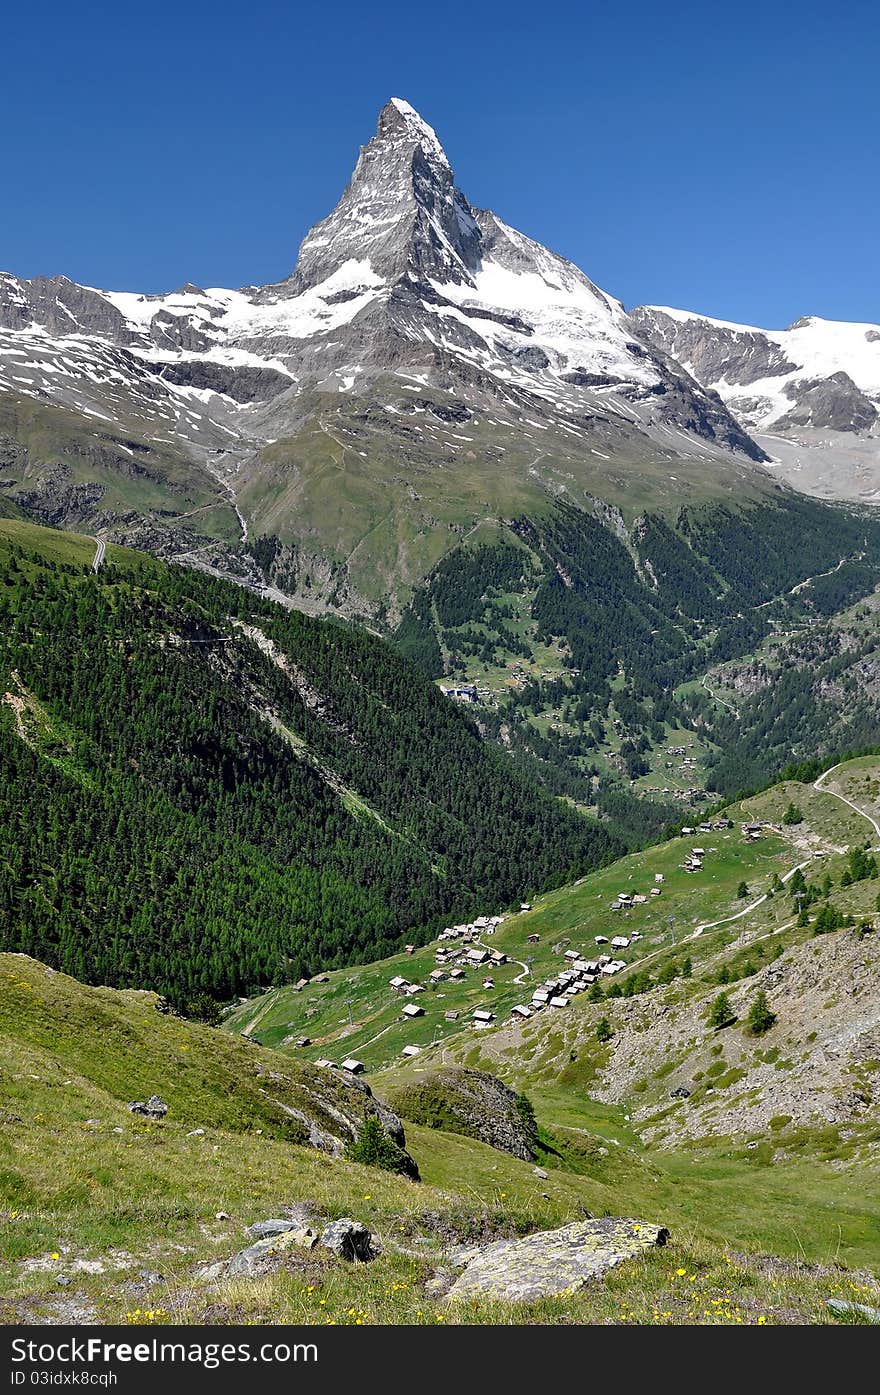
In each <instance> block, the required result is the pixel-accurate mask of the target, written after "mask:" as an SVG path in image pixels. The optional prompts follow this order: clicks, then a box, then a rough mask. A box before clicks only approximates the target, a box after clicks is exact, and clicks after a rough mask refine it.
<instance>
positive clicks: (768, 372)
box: [630, 305, 880, 432]
mask: <svg viewBox="0 0 880 1395" xmlns="http://www.w3.org/2000/svg"><path fill="white" fill-rule="evenodd" d="M630 319H631V320H632V322H633V324H634V325H636V326H637V327H638V329H639V330H640V331H641V333H642V335H643V337H644V338H645V339H646V340H648V341H649V342H650V343H652V344H653V345H654V346H655V347H656V348H659V349H663V350H665V352H667V353H669V354H672V355H673V356H674V357H675V358H676V359H677V360H678V361H679V362H680V363H682V364H683V365H685V366H686V367H687V368H688V369H689V370H690V371H691V372H692V373H693V374H694V376H695V377H696V378H697V379H698V380H699V381H700V382H701V383H703V384H704V385H705V386H706V387H711V388H715V389H716V390H717V391H718V392H719V394H720V395H721V396H722V397H723V398H724V400H725V401H726V402H727V403H728V404H729V405H730V407H731V409H732V410H733V411H734V413H735V414H736V415H737V416H738V417H739V419H740V420H741V421H743V422H745V423H746V424H747V425H748V426H750V427H752V428H754V429H755V430H769V429H771V428H772V429H773V430H774V431H783V432H784V431H785V430H786V429H788V428H791V427H804V426H810V427H814V428H817V429H821V428H828V429H830V430H833V431H850V432H860V431H869V430H871V428H872V427H874V426H875V425H876V423H877V420H878V410H877V404H878V403H880V330H878V329H877V328H876V326H873V325H849V324H834V323H831V322H829V321H825V320H818V319H815V318H813V317H807V318H806V319H803V320H798V321H797V323H796V324H794V325H791V326H790V327H789V328H788V329H785V330H761V329H753V328H751V327H750V326H748V325H734V324H725V323H723V322H722V321H720V320H711V319H708V318H707V317H705V316H701V315H691V314H688V313H686V312H684V311H678V310H674V311H673V310H667V309H664V308H661V307H658V306H653V305H640V306H637V307H636V308H635V309H634V310H632V311H631V312H630Z"/></svg>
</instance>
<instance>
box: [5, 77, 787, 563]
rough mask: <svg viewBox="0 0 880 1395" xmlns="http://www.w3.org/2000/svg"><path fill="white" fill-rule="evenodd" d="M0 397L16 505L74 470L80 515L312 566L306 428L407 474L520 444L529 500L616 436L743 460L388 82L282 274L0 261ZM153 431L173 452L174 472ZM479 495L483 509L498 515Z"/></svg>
mask: <svg viewBox="0 0 880 1395" xmlns="http://www.w3.org/2000/svg"><path fill="white" fill-rule="evenodd" d="M0 402H5V403H6V406H7V411H8V412H10V413H13V414H14V416H15V418H16V421H15V423H14V424H13V425H11V426H9V427H8V430H7V431H6V433H5V434H3V433H0V490H2V491H3V492H4V493H5V494H6V496H7V497H11V498H16V497H18V496H19V494H20V493H21V491H22V487H23V483H24V481H23V475H24V473H25V471H24V467H23V466H22V449H24V451H25V453H26V455H27V462H26V466H27V477H28V478H27V485H28V487H27V490H26V493H27V497H28V507H29V508H30V509H31V510H32V511H33V512H35V513H37V515H39V514H40V499H41V497H42V495H45V504H46V509H45V511H44V514H45V516H46V517H52V518H53V519H54V520H56V521H57V520H58V518H59V511H60V513H61V514H63V509H64V499H65V498H66V497H67V496H66V494H65V493H64V491H61V492H59V488H58V471H59V469H61V470H62V471H63V472H66V473H67V474H72V478H71V480H70V481H68V484H69V485H70V487H74V486H78V485H80V484H86V485H88V486H89V497H90V498H91V499H92V505H91V518H90V519H89V520H85V519H84V518H83V517H82V515H81V511H80V513H79V514H78V515H77V518H76V522H77V524H78V525H80V526H81V525H82V524H83V523H84V522H86V521H89V522H91V524H92V525H93V526H95V527H99V526H103V527H106V528H108V529H109V530H110V531H112V532H113V533H114V535H116V536H119V537H124V538H125V539H127V540H129V541H135V542H143V541H145V540H146V542H147V544H148V545H150V546H154V547H156V546H160V543H161V539H157V537H156V530H157V528H158V529H159V530H160V531H161V530H164V532H165V534H166V544H167V545H166V547H165V550H166V551H169V550H170V551H171V552H172V553H173V552H174V550H175V549H178V550H179V551H182V553H183V555H187V553H186V547H185V546H184V544H186V545H189V544H192V543H193V542H196V543H199V542H201V543H204V542H205V541H206V540H209V539H214V540H215V541H216V542H219V543H221V544H222V545H223V546H228V545H230V544H232V545H234V544H235V542H236V540H238V541H239V542H241V541H244V540H245V539H246V537H247V534H248V531H249V526H250V531H251V532H252V534H256V535H259V534H266V533H271V534H272V535H273V536H276V537H278V538H279V539H280V541H281V542H282V543H285V544H288V545H292V546H293V547H294V549H295V550H296V553H297V556H299V557H303V556H307V557H308V558H309V565H310V566H311V567H312V569H313V570H315V571H317V572H320V571H321V569H322V566H325V565H326V563H327V561H328V558H329V561H330V565H331V568H332V566H333V565H334V564H338V563H340V562H344V559H345V556H346V554H345V553H344V552H342V550H341V548H342V545H341V544H340V545H339V546H337V545H336V540H335V539H334V538H332V537H329V538H328V537H327V536H323V537H322V536H320V534H321V533H322V531H324V532H325V533H326V528H323V529H322V523H321V522H320V521H319V520H317V519H316V518H315V517H311V516H310V517H306V519H305V522H304V523H302V522H301V519H302V515H303V513H304V512H305V513H306V514H307V515H308V514H310V512H311V508H312V505H311V501H310V502H309V506H308V507H306V508H305V510H304V509H303V499H302V498H301V497H300V494H298V493H297V488H294V491H293V493H292V494H291V492H290V487H291V485H293V486H297V487H298V486H299V484H300V483H302V480H303V477H305V483H306V486H307V487H309V485H310V479H309V478H308V476H309V466H310V463H311V462H312V461H313V460H314V459H315V457H316V455H317V456H320V455H321V450H317V451H316V449H315V446H316V440H317V441H320V444H321V446H322V447H323V449H324V450H325V451H329V452H330V454H331V455H334V456H336V457H337V458H338V460H339V462H340V463H341V464H342V465H343V466H347V465H348V459H347V458H346V457H350V455H351V454H352V453H353V452H354V451H357V453H358V455H359V457H360V458H361V459H363V458H367V459H369V460H371V461H372V459H373V458H374V456H375V455H380V456H382V457H383V458H387V457H389V456H393V457H394V458H395V459H396V460H397V461H398V462H399V463H400V464H401V465H402V466H403V474H404V476H409V475H410V474H411V473H412V472H413V471H416V472H417V471H418V470H419V469H422V468H425V467H431V468H434V467H437V466H439V465H442V464H443V463H446V464H448V463H449V462H450V461H454V460H455V459H456V458H459V459H460V458H462V457H465V458H469V457H479V456H481V455H483V453H484V452H485V451H490V453H491V455H492V458H493V459H494V460H496V461H498V460H500V459H501V458H502V456H503V455H505V454H507V455H508V457H509V458H508V459H507V460H505V461H504V463H505V465H507V466H508V467H509V468H510V467H512V466H514V461H513V456H514V454H516V453H521V454H522V455H523V461H522V462H521V461H517V462H516V464H515V467H514V468H515V471H516V472H517V473H523V472H525V473H526V483H527V485H528V492H530V493H532V494H533V495H539V496H543V497H545V498H546V496H547V495H548V494H549V495H551V496H553V495H556V494H558V493H559V491H560V489H561V488H562V489H565V488H566V486H565V485H563V484H561V482H560V476H561V477H562V478H563V479H564V478H568V477H571V476H572V472H573V470H574V471H575V473H576V472H577V468H578V463H579V462H580V466H581V469H580V473H581V475H583V474H584V468H583V467H584V466H585V465H589V467H590V470H591V471H593V470H595V468H596V459H599V460H607V459H609V458H611V457H612V456H615V455H617V456H620V457H621V461H622V463H624V464H625V465H626V468H628V469H629V470H630V471H631V470H632V465H633V463H634V462H635V461H637V460H638V459H640V458H641V457H643V456H645V455H650V456H651V457H652V458H654V459H658V460H662V461H666V460H681V459H690V460H692V461H699V462H700V467H701V470H702V472H703V474H707V473H708V474H710V475H711V474H713V473H717V474H719V475H720V476H722V477H723V479H724V481H725V483H724V485H722V486H721V487H722V488H724V487H727V485H728V484H729V476H730V471H731V468H732V466H731V462H738V464H737V465H736V466H735V467H734V468H733V472H734V474H737V472H738V470H740V469H741V467H742V465H743V464H745V463H747V462H759V461H761V460H762V459H763V452H762V450H761V449H760V448H759V447H758V446H757V445H756V444H755V442H754V441H753V440H752V439H751V438H750V436H749V435H748V434H747V432H746V431H745V430H744V429H743V428H742V427H741V426H740V425H739V423H738V422H737V421H736V420H735V418H734V417H733V416H732V415H731V413H730V412H729V411H728V410H727V408H726V407H725V406H724V404H723V403H722V402H721V400H720V399H719V397H718V396H717V395H716V393H715V392H714V391H711V390H709V391H707V390H706V389H705V388H704V387H702V386H701V385H700V384H699V383H697V382H696V381H695V379H694V378H693V377H692V376H691V375H689V374H688V373H686V372H685V371H683V370H682V369H681V367H680V366H679V365H678V364H677V363H676V362H675V360H674V359H673V358H672V357H670V355H669V354H668V353H667V352H666V350H665V349H664V348H662V347H661V348H653V347H651V346H650V344H649V343H648V342H647V341H646V339H645V337H644V336H643V335H642V333H641V331H640V330H639V329H638V327H637V326H635V325H634V324H633V323H632V322H631V321H630V320H629V319H628V317H627V316H626V314H625V313H624V310H623V307H622V306H621V304H620V303H619V302H618V301H616V300H614V299H613V298H612V297H611V296H609V295H607V294H605V293H604V292H603V291H601V290H600V289H599V288H598V287H596V286H595V285H594V284H593V283H592V282H591V281H590V280H589V279H588V278H587V277H586V276H585V275H584V274H583V273H582V272H581V271H580V270H579V269H578V268H577V267H575V266H574V265H572V263H570V262H568V261H566V260H565V259H564V258H562V257H559V256H557V255H555V254H554V253H552V252H550V251H548V250H547V249H546V248H544V247H542V246H541V245H540V244H538V243H536V242H533V241H532V240H531V239H529V238H527V237H525V236H523V235H522V234H520V233H518V232H516V231H515V230H514V229H512V228H510V227H508V226H507V225H506V224H505V223H503V222H502V221H501V220H500V219H499V218H498V217H496V216H495V215H494V214H493V213H491V212H488V211H485V210H480V209H477V208H475V207H473V206H472V205H471V204H470V203H469V201H468V199H467V198H466V197H465V195H464V194H463V193H462V192H461V191H460V190H459V189H458V188H457V187H456V184H455V179H454V175H453V172H452V169H451V166H450V164H449V161H448V160H447V158H446V155H445V153H444V151H443V148H442V146H441V145H440V142H439V141H438V139H437V136H436V135H435V133H434V132H433V131H432V129H431V128H430V126H428V125H427V124H426V123H425V122H424V121H423V120H422V119H421V118H420V117H419V115H418V114H417V113H416V112H415V111H414V110H413V109H412V108H411V107H410V106H409V105H408V104H407V103H406V102H403V101H401V100H400V99H397V98H395V99H392V100H391V101H390V102H389V103H388V104H387V105H386V106H385V107H384V108H383V110H382V112H381V113H380V116H379V122H378V128H377V132H376V135H375V137H374V138H373V139H372V140H371V141H370V142H369V144H368V145H366V146H365V147H364V148H363V149H362V150H361V153H360V156H359V158H358V161H357V165H356V167H355V170H354V173H353V175H352V177H351V180H350V182H349V184H348V187H347V188H346V190H345V192H344V193H343V196H342V198H341V199H340V202H339V204H338V205H337V207H336V208H335V209H334V210H333V212H332V213H331V214H330V215H329V217H327V218H326V219H324V220H323V221H322V222H321V223H319V224H317V225H316V227H314V228H313V229H312V230H311V232H309V234H308V235H307V237H306V238H305V240H304V242H303V244H302V247H301V249H300V253H299V257H298V259H297V262H296V266H295V269H294V271H293V273H292V275H291V276H290V277H289V278H288V279H287V280H285V281H281V282H279V283H277V284H274V285H269V286H263V287H248V288H245V289H242V290H224V289H211V290H203V289H201V288H200V287H198V286H195V285H192V284H191V283H186V284H184V285H182V286H181V287H180V289H179V290H177V291H174V292H172V293H170V294H167V295H138V294H135V293H130V292H117V291H106V290H97V289H93V288H91V287H87V286H78V285H76V284H74V283H73V282H71V281H69V280H68V279H67V278H65V277H61V276H58V277H53V278H44V277H38V278H35V279H34V280H32V281H25V280H20V279H19V278H17V277H15V276H13V275H10V274H4V275H2V276H0ZM35 414H37V415H39V416H40V418H41V427H40V430H39V431H38V432H36V433H28V431H26V430H25V428H24V427H23V426H22V425H21V418H22V417H24V418H26V419H28V420H32V419H33V417H34V415H35ZM70 414H74V415H70ZM96 423H98V424H99V426H96ZM77 429H79V430H85V431H88V430H89V429H95V430H97V429H100V431H101V432H102V433H103V435H104V436H105V437H106V438H107V441H106V445H107V448H108V450H109V451H110V452H111V453H115V465H114V468H116V469H120V470H122V471H123V472H124V473H127V474H128V475H129V476H130V475H131V473H132V471H131V468H130V461H131V459H132V458H134V459H136V460H137V465H138V484H137V487H132V488H126V489H124V490H121V491H120V490H119V489H118V488H116V487H114V485H113V483H112V482H108V480H107V479H104V478H98V477H96V468H95V466H94V462H93V461H90V460H88V459H86V460H84V459H83V453H82V452H81V451H77V450H75V449H74V450H73V451H71V436H72V435H73V436H75V435H76V432H77ZM682 433H683V434H682ZM29 434H30V439H27V438H28V436H29ZM34 434H36V435H37V437H38V440H36V441H35V440H34V439H33V435H34ZM365 436H367V437H369V439H368V440H366V441H365V440H364V439H356V438H363V437H365ZM47 437H48V438H49V439H48V440H47ZM489 438H491V440H492V446H491V448H490V446H489ZM284 443H287V447H285V444H284ZM471 443H473V447H474V448H473V450H472V451H468V450H467V446H468V445H469V444H471ZM533 445H534V446H535V447H536V449H533ZM300 446H303V449H304V450H305V455H306V459H305V461H303V460H302V459H301V451H300ZM337 447H338V448H337ZM157 450H158V451H159V452H160V453H164V454H165V455H172V456H173V457H174V460H175V463H176V467H177V468H176V471H172V472H171V473H172V474H174V475H175V478H173V479H169V478H168V474H169V471H168V470H167V469H166V470H164V471H163V470H162V469H161V468H159V466H158V464H157V462H156V461H155V460H153V459H152V455H153V454H154V453H155V452H156V451H157ZM340 452H341V455H340ZM71 454H73V456H74V457H75V459H73V460H71V458H70V457H71ZM86 455H88V452H86ZM279 456H280V457H281V459H280V468H279ZM594 457H595V458H594ZM526 460H527V461H528V462H529V463H528V464H525V461H526ZM720 462H724V463H723V464H722V463H720ZM322 467H323V462H322ZM673 473H674V472H673ZM279 476H280V478H279ZM194 482H197V483H196V484H194ZM386 484H387V482H386V481H382V482H381V484H380V489H382V490H384V489H385V488H386ZM401 484H402V485H403V488H405V489H407V490H408V491H409V492H410V493H413V492H415V493H418V492H419V491H418V485H416V484H413V483H412V482H411V481H409V482H408V483H404V482H403V481H399V482H398V487H400V485H401ZM453 492H455V491H453ZM300 493H301V492H300ZM493 493H495V494H497V490H490V491H489V496H490V497H488V498H486V497H485V493H484V495H483V499H482V505H483V507H482V512H485V511H486V506H488V508H489V510H490V511H492V512H495V511H497V512H503V509H502V508H501V507H500V505H501V500H500V499H498V498H493V497H491V496H492V494H493ZM597 493H601V491H600V490H597V489H595V488H591V489H590V490H588V494H589V495H590V496H593V495H596V494H597ZM92 496H95V497H94V498H92ZM196 496H197V497H196ZM125 504H128V505H129V507H128V508H126V507H125ZM194 504H195V506H196V510H197V511H198V517H197V518H196V519H194V521H193V523H189V522H188V521H186V522H184V520H189V519H190V517H192V516H193V512H194V510H193V505H194ZM315 511H317V506H315ZM473 512H474V510H470V511H469V512H468V517H467V518H466V519H465V520H464V521H465V522H468V523H472V522H473V516H472V515H473ZM431 517H433V515H432V516H431ZM368 522H369V521H368ZM352 526H353V528H354V529H355V531H356V529H357V526H358V520H357V519H355V521H354V523H353V525H352ZM369 526H372V524H369ZM414 526H415V528H416V530H419V529H420V528H423V527H424V526H428V527H430V526H433V525H432V523H431V521H430V517H429V519H427V520H421V519H420V520H419V521H417V522H416V523H415V525H414ZM343 531H345V529H344V530H343ZM169 538H170V541H168V539H169ZM355 541H356V539H355ZM340 553H341V555H340ZM414 565H415V564H414ZM411 569H412V568H411V567H410V564H409V560H408V559H406V560H405V561H404V563H403V570H404V572H409V571H410V570H411ZM416 569H417V567H416Z"/></svg>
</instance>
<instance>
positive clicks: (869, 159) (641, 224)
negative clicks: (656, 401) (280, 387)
mask: <svg viewBox="0 0 880 1395" xmlns="http://www.w3.org/2000/svg"><path fill="white" fill-rule="evenodd" d="M2 48H3V65H2V83H0V120H2V125H0V130H2V132H3V141H2V146H0V151H2V163H0V267H2V268H4V269H8V270H11V271H14V272H16V273H17V274H19V275H25V276H33V275H37V274H40V273H43V274H54V273H58V272H63V273H64V274H66V275H68V276H70V277H72V278H73V279H74V280H78V281H82V282H85V283H87V284H92V285H98V286H105V287H108V288H116V289H131V290H143V291H158V290H166V289H171V288H173V287H176V286H178V285H180V284H181V283H182V282H183V281H185V280H191V281H194V282H197V283H199V284H201V285H203V286H212V285H214V286H216V285H224V286H237V285H242V284H249V283H255V282H265V281H270V280H276V279H278V278H280V277H282V276H285V275H287V274H288V273H289V272H290V270H291V269H292V267H293V264H294V260H295V255H296V249H297V246H298V244H299V242H300V240H301V238H302V236H303V234H304V233H305V232H306V230H307V229H308V227H309V226H310V225H311V224H312V223H314V222H316V221H317V220H318V219H319V218H322V217H323V216H324V215H325V214H326V213H328V212H329V210H330V209H331V207H332V206H333V205H334V203H335V202H336V200H337V198H338V196H339V194H340V193H341V191H342V188H343V187H344V184H345V182H346V180H347V179H348V176H349V173H350V171H351V168H352V166H353V164H354V161H355V159H356V157H357V150H358V146H359V145H360V144H363V143H365V142H366V141H367V140H369V138H370V137H371V136H372V134H373V132H374V129H375V121H376V116H377V113H378V111H379V108H380V107H381V106H382V104H383V103H384V101H385V100H386V99H387V98H388V97H390V96H401V97H405V98H406V99H407V100H408V101H410V102H412V104H413V105H414V106H415V107H417V108H418V110H419V111H421V113H422V115H423V116H424V117H425V119H426V120H428V121H430V122H431V124H432V125H434V126H435V127H436V129H437V132H438V134H439V136H440V138H441V140H442V141H443V143H444V145H445V147H446V151H447V154H448V155H449V158H450V160H451V162H452V164H453V167H454V169H455V171H456V174H457V178H458V182H459V184H460V186H461V187H462V188H463V189H464V191H465V193H466V194H467V195H468V197H469V198H470V199H471V201H472V202H473V203H475V204H477V205H480V206H487V207H491V208H493V209H495V210H496V211H497V212H498V213H499V214H500V215H501V216H502V217H503V218H505V219H506V220H507V221H508V222H511V223H513V224H514V226H516V227H519V228H521V229H522V230H523V231H524V232H527V233H529V234H530V235H532V236H533V237H536V238H538V239H539V240H541V241H543V242H546V243H547V244H548V245H549V246H551V247H553V248H554V249H556V250H557V251H560V252H562V253H564V254H565V255H566V256H569V257H571V258H572V260H574V261H575V262H577V263H578V264H579V265H580V266H581V267H583V269H584V270H585V271H586V272H587V273H588V275H590V276H591V277H592V278H593V280H595V281H597V282H598V283H599V284H600V285H601V286H603V287H604V288H605V289H606V290H609V291H611V292H612V293H613V294H615V295H617V296H619V297H620V298H621V299H622V300H624V301H625V302H626V304H627V305H633V304H635V303H638V302H640V301H646V302H656V303H661V304H670V305H678V306H683V307H685V308H688V309H695V310H700V311H703V312H705V313H709V314H715V315H718V316H720V317H722V318H726V319H733V320H741V321H746V322H752V323H756V324H762V325H767V326H768V327H778V326H781V325H785V324H788V323H790V322H791V321H792V320H794V319H795V318H797V317H798V316H800V315H802V314H811V313H812V314H819V315H824V316H828V317H830V318H839V319H857V320H873V321H875V322H876V321H880V269H878V255H877V248H878V226H880V180H878V151H880V78H878V75H880V15H878V8H877V6H876V4H875V3H873V2H872V3H868V2H867V0H838V3H837V4H834V5H829V4H827V3H822V4H819V3H816V0H803V2H802V3H801V4H800V5H798V6H795V5H793V4H788V3H782V0H764V3H756V0H740V2H739V3H737V4H727V5H721V6H713V5H711V4H706V3H701V4H696V3H692V0H684V3H676V0H666V3H660V0H655V2H654V3H651V4H648V3H644V0H632V3H630V4H628V5H627V4H617V5H614V4H609V3H608V0H603V3H601V4H595V3H592V2H591V0H586V3H580V4H570V3H556V4H549V5H545V6H542V5H539V4H535V3H529V4H521V3H518V0H509V3H507V4H505V5H503V6H502V5H491V4H490V5H487V4H477V3H474V0H470V3H468V4H466V5H463V4H458V3H455V0H452V3H449V4H446V5H440V4H435V5H420V4H418V3H416V0H413V3H410V4H401V3H398V0H385V2H384V3H381V0H380V3H379V4H378V5H374V6H368V5H366V4H364V3H358V4H353V3H349V0H341V3H336V4H332V5H331V4H325V5H323V6H322V5H317V4H315V3H314V0H312V2H311V3H310V4H308V5H301V6H300V5H297V4H295V3H281V0H250V3H249V4H240V3H238V4H235V5H232V4H230V3H228V0H216V2H215V3H211V4H208V3H206V2H205V0H175V3H171V2H170V0H150V3H149V4H140V5H131V6H128V5H122V4H119V3H118V0H116V3H113V4H110V3H107V0H103V3H97V4H96V3H89V0H81V3H78V4H70V3H69V0H64V3H60V0H47V3H43V4H31V5H28V6H16V7H15V8H14V9H13V10H12V11H11V13H9V14H7V16H6V18H5V20H4V25H3V32H2Z"/></svg>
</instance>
